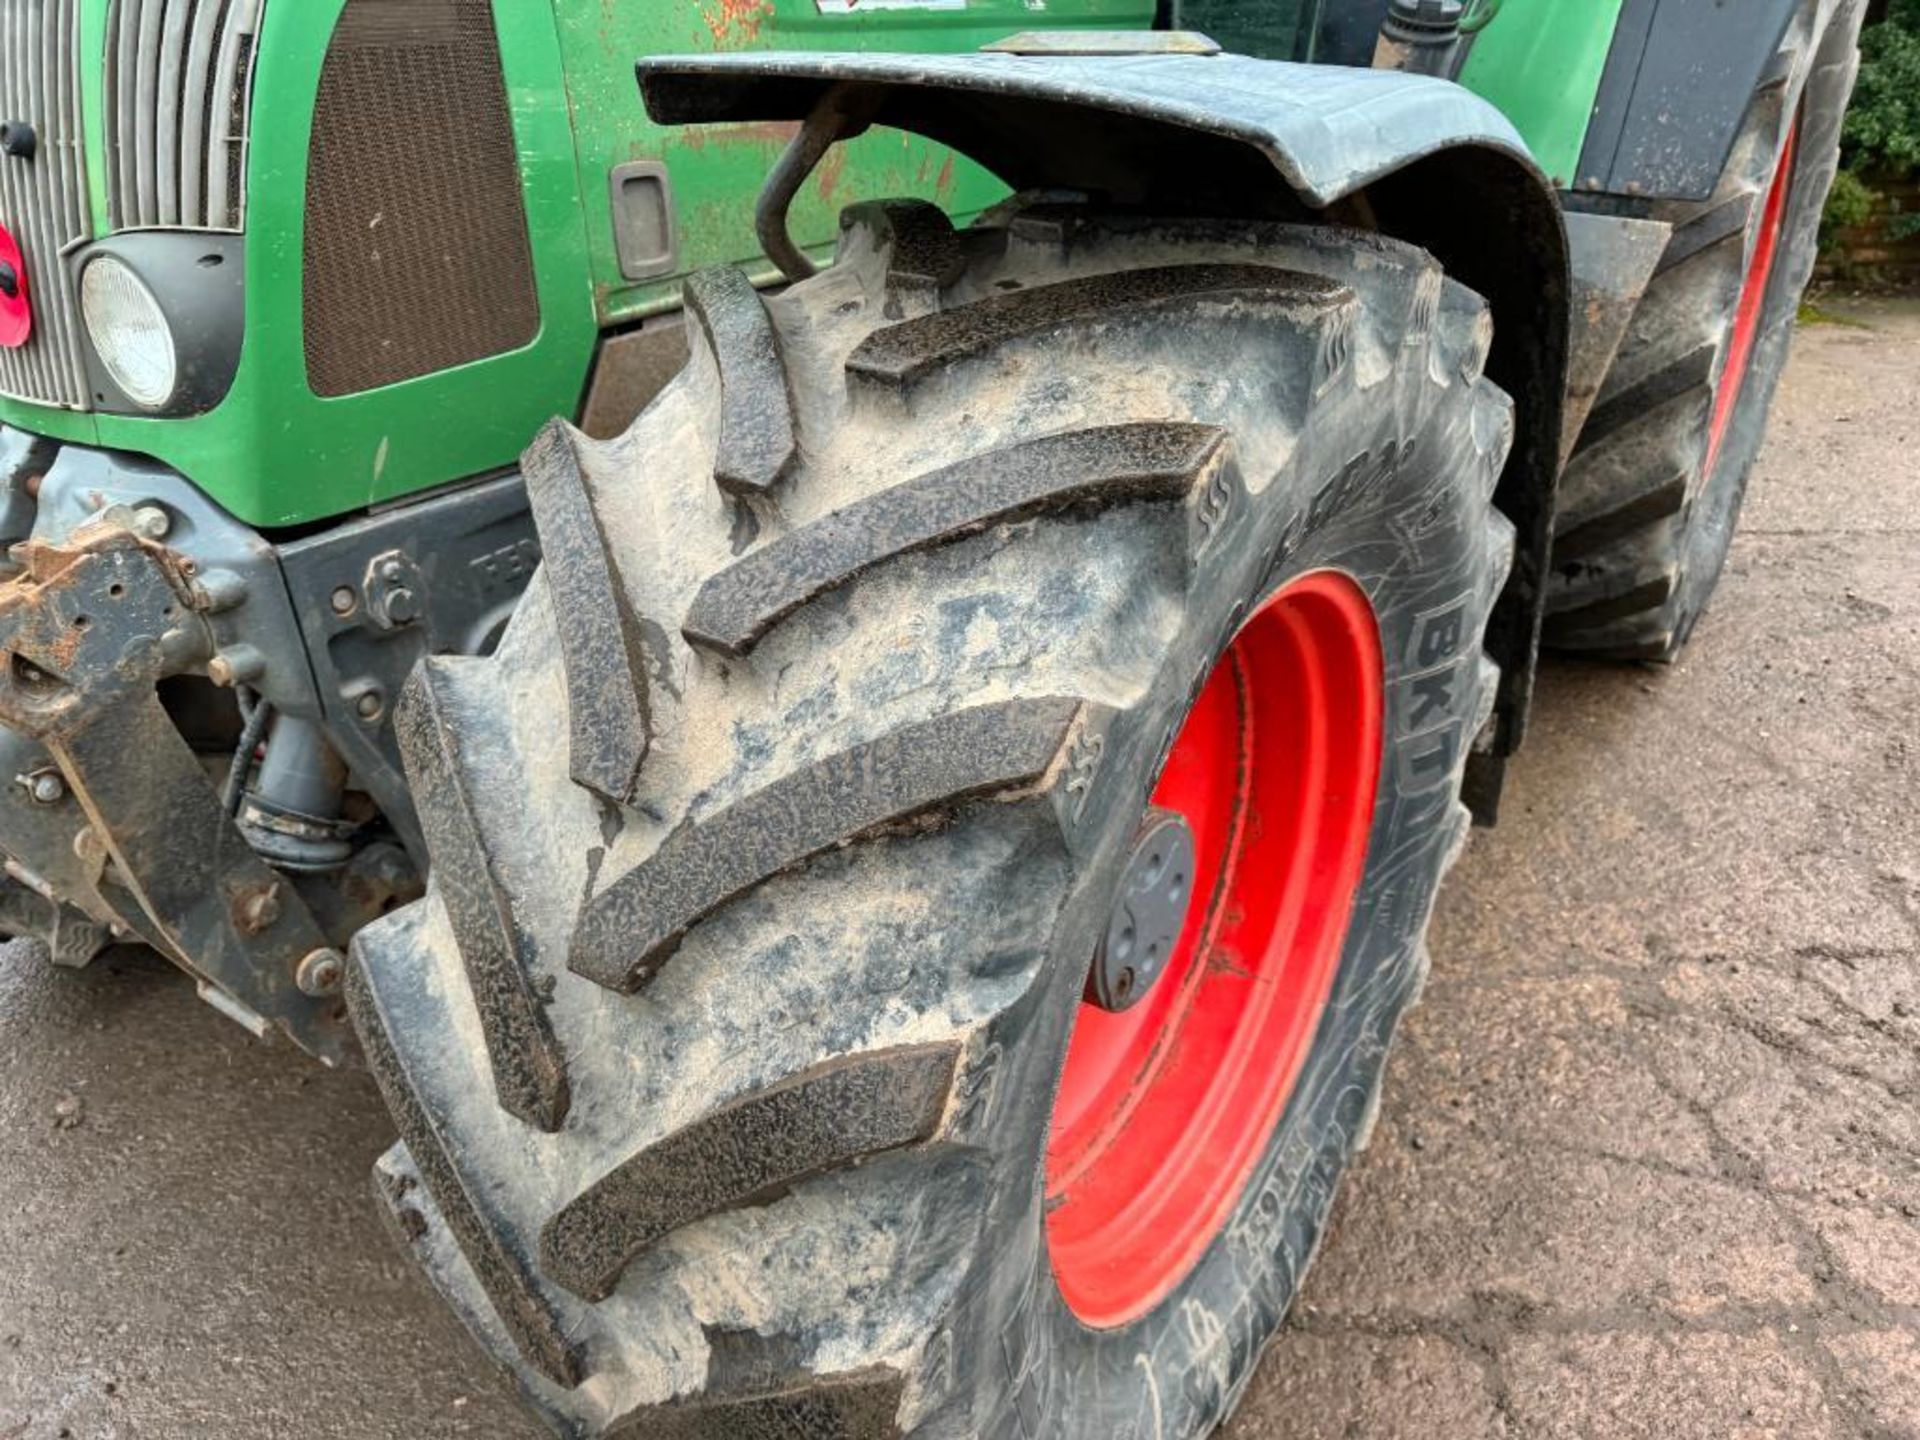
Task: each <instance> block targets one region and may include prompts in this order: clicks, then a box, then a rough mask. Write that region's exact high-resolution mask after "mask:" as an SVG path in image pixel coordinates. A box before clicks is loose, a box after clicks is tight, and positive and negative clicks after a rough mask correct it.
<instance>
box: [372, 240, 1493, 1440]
mask: <svg viewBox="0 0 1920 1440" xmlns="http://www.w3.org/2000/svg"><path fill="white" fill-rule="evenodd" d="M689 305H690V312H691V319H692V323H691V324H690V326H689V329H690V333H691V334H692V336H693V338H694V353H693V358H692V360H691V363H690V364H689V366H688V368H687V370H686V371H685V373H684V374H683V375H682V376H681V377H680V378H679V379H678V380H677V381H675V382H674V383H673V384H672V385H671V386H669V387H668V389H667V390H666V391H665V392H664V393H663V394H662V395H661V396H660V398H659V399H658V400H657V401H656V402H655V403H654V404H653V406H652V407H651V408H650V409H649V410H648V411H647V412H646V413H645V414H644V415H643V416H642V417H641V418H640V419H639V420H638V421H637V422H636V424H635V425H634V427H633V429H632V430H631V431H630V432H629V433H628V434H627V435H626V436H624V437H623V438H620V439H617V440H614V441H611V442H608V443H599V444H597V443H594V442H592V441H589V440H587V439H586V438H584V437H583V436H581V435H579V434H578V433H577V432H574V431H572V430H570V429H568V428H566V427H564V426H556V427H554V428H553V429H551V430H550V431H549V432H548V433H547V434H545V435H544V436H543V437H542V438H541V440H540V441H539V443H537V444H536V445H535V447H534V448H533V450H532V451H530V452H529V454H528V456H527V459H526V462H525V468H526V476H527V481H528V485H529V488H530V491H531V494H532V498H533V503H534V508H535V513H536V516H537V518H538V521H539V524H540V528H541V534H542V540H543V546H544V550H545V557H546V558H545V564H544V567H543V569H542V571H541V574H540V575H539V577H538V578H536V580H535V582H534V583H533V585H532V587H531V588H530V589H529V591H528V592H527V595H526V598H525V600H524V601H523V603H522V605H521V608H520V610H519V611H518V613H517V614H516V615H515V617H514V619H513V621H512V624H511V625H510V627H509V629H508V631H507V633H506V635H505V637H504V639H503V641H502V643H501V645H500V647H499V649H498V651H497V653H495V654H494V655H493V656H491V657H489V658H486V659H464V660H463V659H452V660H445V659H443V660H432V661H428V662H427V663H426V664H425V665H424V667H423V668H422V669H421V671H420V672H419V673H418V674H417V675H416V677H415V680H414V682H413V683H412V685H411V687H410V690H409V692H408V694H407V696H406V699H405V703H404V705H403V708H402V711H401V714H400V719H399V723H400V727H401V732H402V736H403V740H404V746H405V752H406V759H407V763H408V769H409V774H410V776H411V777H412V781H413V784H414V786H415V789H416V794H417V795H418V796H419V802H420V810H421V814H422V818H423V823H424V826H425V830H426V833H427V837H428V839H429V842H430V844H431V846H432V849H433V867H432V880H431V885H430V889H429V893H428V896H427V898H426V899H425V900H424V901H423V902H421V903H420V904H418V905H415V906H413V907H411V908H409V909H407V910H406V911H404V912H401V913H398V914H396V915H395V916H393V917H391V918H390V919H388V920H386V921H383V922H381V923H380V924H378V925H376V926H373V927H370V928H369V929H368V930H366V931H364V932H363V933H362V935H361V936H360V938H359V940H358V942H357V943H356V946H355V963H354V965H353V966H352V973H351V978H350V983H349V993H350V999H351V1003H352V1008H353V1013H354V1016H355V1019H356V1022H357V1024H358V1026H359V1028H360V1032H361V1034H362V1036H363V1038H364V1040H365V1044H366V1048H367V1051H368V1054H369V1057H370V1060H371V1064H372V1067H373V1070H374V1073H375V1075H376V1076H377V1078H378V1080H379V1083H380V1085H381V1087H382V1090H383V1091H384V1093H385V1096H386V1098H387V1100H388V1102H389V1103H390V1105H391V1106H392V1108H393V1112H394V1114H395V1116H396V1118H397V1120H398V1122H399V1128H400V1132H401V1136H402V1139H401V1141H400V1143H399V1144H398V1145H396V1146H395V1147H394V1148H393V1150H392V1151H390V1152H389V1153H388V1155H387V1156H386V1157H385V1158H384V1159H383V1160H382V1162H381V1163H380V1166H379V1169H378V1176H379V1183H380V1188H381V1191H382V1193H383V1195H384V1197H385V1200H386V1203H387V1205H388V1207H389V1210H390V1213H391V1215H392V1217H393V1220H394V1222H395V1225H396V1228H397V1230H398V1233H399V1234H400V1235H401V1236H402V1238H403V1239H404V1240H405V1242H406V1243H407V1244H408V1245H409V1246H410V1247H411V1248H412V1250H413V1252H414V1253H415V1254H416V1256H417V1257H418V1258H419V1260H420V1261H421V1262H422V1264H423V1265H424V1266H425V1268H426V1269H427V1271H428V1272H429V1274H430V1275H431V1277H432V1278H433V1280H434V1282H435V1283H436V1284H437V1286H438V1287H439V1289H440V1290H441V1291H442V1292H443V1294H444V1295H445V1296H446V1298H447V1299H448V1300H449V1301H450V1302H451V1303H452V1304H453V1305H454V1306H455V1307H456V1309H458V1310H459V1312H460V1313H461V1315H462V1316H463V1318H464V1319H465V1320H466V1322H467V1323H468V1325H469V1327H470V1328H471V1329H472V1330H473V1332H474V1333H475V1335H476V1336H477V1337H478V1338H479V1340H480V1341H481V1342H482V1344H484V1345H485V1346H486V1347H487V1348H488V1349H489V1350H490V1351H491V1352H492V1354H493V1355H494V1356H495V1357H496V1358H497V1359H498V1361H499V1362H500V1364H501V1365H502V1366H503V1367H504V1368H505V1369H506V1370H507V1371H508V1372H510V1373H511V1374H512V1375H513V1376H514V1377H515V1379H516V1380H517V1381H518V1382H519V1384H520V1385H521V1386H522V1388H523V1390H524V1392H525V1394H526V1395H527V1397H528V1398H529V1399H530V1400H531V1401H532V1402H533V1404H534V1405H535V1406H536V1407H537V1408H538V1409H539V1410H540V1411H541V1412H542V1413H543V1414H544V1415H545V1416H546V1417H547V1418H548V1419H549V1421H550V1422H551V1423H552V1424H553V1425H554V1426H555V1427H556V1428H557V1429H558V1430H559V1431H560V1432H561V1433H563V1434H567V1435H573V1436H606V1435H613V1436H626V1437H633V1440H669V1437H696V1436H697V1437H711V1440H762V1437H795V1440H825V1437H845V1440H874V1437H882V1436H898V1435H909V1434H910V1435H915V1436H946V1437H955V1440H959V1437H971V1436H986V1437H993V1440H1002V1437H1004V1440H1037V1437H1041V1436H1045V1437H1050V1440H1052V1437H1066V1440H1074V1437H1086V1440H1096V1437H1097V1440H1114V1437H1119V1436H1140V1437H1147V1436H1152V1437H1157V1440H1175V1437H1188V1436H1199V1435H1202V1434H1205V1433H1206V1432H1207V1431H1209V1430H1210V1429H1211V1428H1212V1427H1213V1426H1214V1425H1215V1424H1217V1423H1218V1422H1219V1421H1220V1420H1221V1419H1222V1418H1223V1417H1224V1416H1225V1415H1226V1414H1227V1412H1228V1411H1229V1410H1230V1409H1231V1407H1232V1406H1233V1404H1234V1402H1235V1400H1236V1399H1237V1397H1238V1396H1239V1394H1240V1392H1241V1389H1242V1387H1243V1386H1244V1385H1245V1383H1246V1381H1247V1380H1248V1378H1249V1376H1250V1374H1251V1372H1252V1369H1253V1366H1254V1364H1255V1361H1256V1359H1257V1357H1258V1355H1259V1354H1260V1351H1261V1349H1262V1347H1263V1346H1264V1345H1265V1343H1266V1342H1267V1340H1268V1339H1269V1337H1270V1336H1271V1335H1272V1334H1273V1333H1274V1331H1275V1329H1276V1328H1277V1327H1278V1325H1279V1324H1280V1322H1281V1320H1282V1318H1283V1316H1284V1315H1285V1313H1286V1311H1287V1307H1288V1305H1289V1304H1290V1302H1291V1300H1292V1298H1293V1296H1294V1293H1295V1290H1296V1287H1297V1286H1298V1284H1299V1282H1300V1278H1301V1275H1302V1272H1303V1271H1304V1269H1305V1267H1306V1265H1307V1263H1308V1260H1309V1258H1310V1257H1311V1255H1312V1253H1313V1251H1314V1247H1315V1245H1316V1243H1317V1242H1318V1240H1319V1237H1320V1235H1321V1231H1322V1227H1323V1225H1324V1222H1325V1219H1326V1215H1327V1210H1328V1206H1329V1205H1330V1203H1331V1201H1332V1197H1333V1194H1334V1188H1335V1185H1336V1182H1337V1180H1338V1179H1339V1177H1340V1175H1341V1173H1342V1171H1343V1170H1344V1168H1345V1166H1346V1165H1347V1163H1348V1161H1349V1159H1350V1158H1351V1157H1352V1155H1353V1154H1354V1153H1355V1151H1356V1149H1357V1148H1358V1147H1359V1146H1360V1145H1361V1144H1362V1143H1363V1142H1364V1138H1365V1132H1366V1128H1367V1126H1366V1122H1367V1119H1368V1117H1369V1115H1370V1114H1371V1113H1372V1111H1371V1107H1372V1105H1373V1104H1374V1102H1375V1097H1376V1093H1377V1086H1378V1084H1379V1079H1380V1073H1381V1066H1382V1062H1383V1059H1384V1056H1385V1053H1386V1050H1387V1046H1388V1043H1389V1041H1390V1040H1391V1038H1392V1035H1393V1032H1394V1028H1395V1025H1396V1023H1397V1021H1398V1019H1399V1017H1400V1014H1401V1012H1402V1009H1403V1008H1404V1007H1405V1005H1406V1004H1407V1003H1408V1001H1409V999H1410V997H1411V996H1413V994H1414V993H1415V992H1416V990H1417V988H1418V986H1419V984H1420V981H1421V979H1422V976H1423V973H1424V968H1425V964H1426V961H1425V953H1424V950H1423V945H1422V936H1423V932H1424V930H1425V926H1426V923H1427V917H1428V914H1429V911H1430V908H1431V905H1432V902H1433V897H1434V892H1435V887H1436V886H1437V884H1438V883H1439V880H1440V878H1441V875H1442V873H1443V871H1444V870H1445V869H1446V868H1447V866H1448V864H1449V863H1450V861H1451V859H1452V858H1453V856H1454V855H1455V854H1456V853H1457V851H1458V849H1459V847H1460V845H1461V844H1462V842H1463V840H1464V837H1465V834H1466V829H1467V817H1466V812H1465V811H1464V809H1463V808H1462V807H1461V805H1460V804H1459V800H1458V791H1459V784H1460V778H1461V770H1462V766H1463V764H1464V762H1465V760H1466V758H1467V756H1468V752H1469V751H1470V749H1471V748H1472V745H1473V743H1474V741H1475V738H1476V736H1477V735H1478V734H1479V733H1480V732H1481V730H1482V729H1483V727H1484V726H1485V724H1486V721H1487V716H1488V714H1489V712H1490V709H1491V706H1492V701H1493V692H1494V683H1495V680H1496V678H1497V677H1496V673H1495V671H1494V667H1493V666H1492V664H1491V663H1490V662H1489V661H1488V660H1487V659H1486V658H1485V656H1484V655H1483V653H1482V650H1481V637H1482V633H1483V630H1484V627H1485V625H1486V621H1487V615H1488V611H1489V609H1490V607H1491V606H1492V605H1493V603H1494V600H1495V597H1496V596H1497V594H1498V593H1499V591H1500V589H1501V586H1502V584H1503V581H1504V579H1505V575H1506V571H1507V566H1508V563H1509V560H1510V556H1511V548H1512V531H1511V527H1510V526H1509V525H1508V524H1507V522H1506V521H1505V519H1504V518H1503V517H1501V516H1500V515H1499V514H1498V513H1497V512H1496V511H1495V510H1494V509H1493V507H1492V503H1491V499H1490V497H1491V496H1492V494H1493V490H1494V485H1495V482H1496V480H1497V478H1498V476H1499V474H1500V471H1501V469H1502V466H1503V464H1504V461H1505V457H1506V454H1507V451H1508V448H1509V445H1510V443H1511V437H1512V433H1513V413H1512V407H1511V405H1510V403H1509V401H1508V400H1507V398H1506V397H1505V396H1504V395H1502V394H1501V393H1500V392H1499V391H1498V390H1497V389H1496V388H1495V387H1494V386H1492V385H1491V384H1490V383H1489V382H1488V381H1487V380H1485V379H1484V378H1483V377H1482V374H1481V371H1482V367H1483V365H1484V363H1485V360H1486V357H1487V350H1488V345H1489V342H1490V336H1491V330H1490V326H1489V322H1488V318H1487V313H1486V309H1485V307H1484V305H1483V304H1482V303H1481V301H1480V300H1479V298H1478V297H1477V296H1474V295H1473V294H1471V293H1469V292H1468V291H1466V290H1464V289H1462V288H1461V287H1459V286H1457V285H1455V284H1454V283H1453V282H1451V281H1449V280H1447V279H1446V278H1445V276H1443V275H1442V273H1441V272H1440V269H1439V267H1438V266H1437V265H1436V264H1435V263H1434V262H1433V260H1432V259H1431V258H1430V257H1428V256H1427V255H1426V254H1424V253H1423V252H1420V251H1417V250H1414V249H1412V248H1409V247H1406V246H1403V245H1400V244H1397V243H1394V242H1391V241H1387V240H1383V239H1380V238H1378V237H1375V236H1371V235H1367V234H1361V233H1354V232H1347V231H1340V230H1333V229H1322V228H1294V227H1287V226H1279V225H1265V224H1259V225H1255V224H1209V223H1199V222H1188V221H1182V222H1165V223H1161V222H1152V221H1147V220H1139V219H1132V220H1127V219H1118V218H1102V217H1100V216H1098V215H1093V214H1087V213H1082V212H1078V211H1071V210H1062V211H1051V212H1049V211H1039V210H1036V211H1029V212H1027V213H1024V214H1021V215H1019V216H1018V217H1017V218H1015V219H1013V220H1012V221H1011V222H1010V223H1009V224H1008V225H1007V226H1006V227H1005V228H1002V229H983V230H976V231H971V232H968V233H966V234H959V235H956V234H955V233H954V232H953V231H952V230H951V229H950V228H949V227H948V226H947V224H946V222H945V220H944V217H941V216H940V215H939V214H938V212H935V211H931V210H930V209H929V208H928V207H924V206H918V205H911V204H904V203H893V204H888V205H882V206H874V207H863V208H861V209H858V210H856V211H853V212H849V216H848V219H847V224H846V228H845V233H844V237H843V242H842V246H841V255H840V258H839V261H838V263H836V264H835V265H834V266H833V267H832V268H831V269H829V270H827V271H826V272H824V273H823V274H821V275H820V276H818V277H817V278H815V279H813V280H811V281H808V282H806V283H804V284H801V285H798V286H796V287H794V288H793V289H792V290H790V291H788V292H787V293H785V294H784V295H781V296H779V297H777V298H773V299H767V298H764V297H762V296H760V295H759V294H757V293H755V292H754V290H753V289H752V288H751V287H750V286H748V285H747V284H746V282H745V281H744V279H742V278H741V277H740V276H739V275H738V274H737V273H736V272H730V271H725V272H716V273H709V274H707V275H703V276H701V277H698V278H697V279H696V280H695V282H694V283H693V285H692V286H691V287H690V292H689ZM1169 817H1175V818H1174V819H1169ZM1168 826H1171V827H1172V829H1173V831H1178V830H1179V829H1180V827H1182V826H1184V828H1185V834H1186V837H1187V838H1186V839H1185V840H1179V839H1178V836H1177V835H1176V837H1175V843H1171V844H1170V845H1169V846H1168V848H1166V849H1165V850H1164V851H1163V850H1162V849H1160V848H1159V842H1158V840H1157V839H1156V838H1155V837H1158V836H1164V835H1167V834H1169V833H1172V832H1170V831H1169V830H1168V829H1167V828H1166V827H1168ZM1156 827H1159V828H1156ZM1149 892H1151V893H1149ZM1142 897H1145V898H1144V899H1143V898H1142ZM1149 902H1151V903H1149ZM1155 906H1158V907H1159V908H1158V909H1155ZM1129 907H1131V908H1129ZM1156 916H1157V917H1158V918H1157V919H1156ZM1169 916H1172V917H1173V918H1171V919H1169V918H1168V917H1169ZM1136 921H1137V922H1138V924H1137V927H1136ZM1103 937H1104V939H1103ZM1096 953H1098V954H1100V955H1101V956H1102V959H1103V963H1104V964H1106V965H1108V966H1109V971H1103V975H1105V977H1106V978H1105V980H1104V981H1103V983H1104V984H1106V987H1107V991H1108V992H1110V993H1108V994H1107V1001H1108V1002H1109V1004H1110V1005H1111V1006H1112V1008H1103V1007H1102V1006H1101V1005H1097V1004H1095V1003H1093V1001H1092V1000H1090V999H1088V998H1086V997H1087V996H1088V995H1089V994H1090V993H1092V991H1093V989H1095V988H1097V987H1096V986H1093V985H1091V984H1090V981H1089V967H1090V964H1092V963H1093V961H1094V957H1095V956H1096ZM1122 962H1125V963H1124V964H1123V963H1122ZM1112 967H1119V968H1117V969H1116V968H1112ZM1116 996H1117V997H1118V998H1119V999H1131V1000H1132V1001H1133V1002H1134V1003H1133V1004H1132V1005H1131V1008H1121V1007H1120V1005H1119V1004H1118V1003H1117V1000H1116Z"/></svg>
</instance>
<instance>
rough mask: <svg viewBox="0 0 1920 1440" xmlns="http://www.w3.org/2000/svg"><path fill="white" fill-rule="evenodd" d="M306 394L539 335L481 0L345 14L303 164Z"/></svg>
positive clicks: (410, 371) (512, 150) (355, 5)
mask: <svg viewBox="0 0 1920 1440" xmlns="http://www.w3.org/2000/svg"><path fill="white" fill-rule="evenodd" d="M305 260H306V279H305V324H306V332H305V340H306V355H307V381H308V384H309V385H310V386H311V387H312V388H313V390H314V393H316V394H319V395H351V394H357V393H359V392H360V391H363V390H371V389H375V388H377V387H379V386H383V385H393V384H397V383H398V382H400V381H403V380H410V379H414V378H416V377H418V376H421V375H430V374H433V373H435V372H437V371H440V370H446V369H450V368H452V367H453V366H456V365H462V364H466V363H468V362H470V361H474V360H480V359H484V358H485V357H487V356H489V355H498V354H501V353H503V352H505V351H508V350H515V349H518V348H519V347H521V346H522V345H525V344H528V343H529V342H530V341H532V339H533V338H534V336H535V334H536V333H537V332H538V331H539V328H540V307H539V299H538V296H537V294H536V292H535V288H534V271H533V254H532V248H531V245H530V243H529V240H528V236H527V215H526V205H525V201H524V199H523V197H522V194H521V188H520V162H519V154H518V151H517V148H516V146H515V144H514V135H513V117H512V115H511V113H510V112H509V109H508V103H507V89H506V80H505V77H504V75H503V74H502V71H501V67H500V45H499V40H498V38H497V37H496V35H495V33H494V26H493V10H492V6H491V4H490V3H489V0H348V3H347V6H346V9H344V10H343V11H342V12H341V14H340V21H339V25H338V27H337V28H336V29H335V31H334V34H333V41H332V45H331V47H330V48H329V50H328V52H327V59H326V64H325V67H324V68H323V69H322V71H321V76H320V96H319V101H318V103H317V104H316V105H315V107H314V116H313V141H312V145H311V148H310V152H309V156H308V164H307V201H306V253H305Z"/></svg>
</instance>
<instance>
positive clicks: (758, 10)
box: [700, 0, 773, 48]
mask: <svg viewBox="0 0 1920 1440" xmlns="http://www.w3.org/2000/svg"><path fill="white" fill-rule="evenodd" d="M700 18H701V19H702V20H703V21H705V22H706V26H707V30H708V32H709V33H710V34H712V36H713V43H714V44H715V45H716V46H717V47H720V48H725V47H727V46H730V45H751V44H753V43H754V41H756V40H758V39H759V38H760V27H761V26H763V25H765V24H766V23H767V21H769V20H771V19H772V18H773V0H706V3H703V4H702V5H701V7H700Z"/></svg>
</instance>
